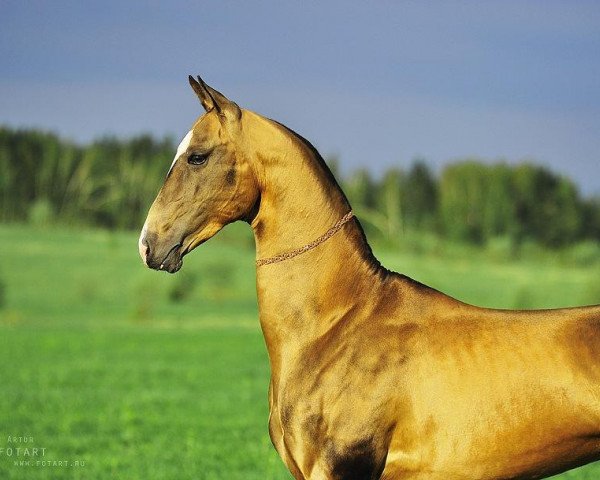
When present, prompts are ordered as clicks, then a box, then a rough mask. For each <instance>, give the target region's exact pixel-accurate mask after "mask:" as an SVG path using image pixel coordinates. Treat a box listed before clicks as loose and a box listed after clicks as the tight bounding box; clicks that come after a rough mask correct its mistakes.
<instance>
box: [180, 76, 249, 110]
mask: <svg viewBox="0 0 600 480" xmlns="http://www.w3.org/2000/svg"><path fill="white" fill-rule="evenodd" d="M197 78H198V80H197V81H196V80H195V79H194V78H192V76H191V75H190V76H189V77H188V79H189V81H190V85H191V86H192V88H193V89H194V91H195V92H196V95H198V98H199V99H200V102H201V103H202V106H203V107H204V109H205V110H206V111H207V112H208V111H210V110H212V109H213V108H214V109H215V110H216V111H217V113H218V114H219V115H221V116H222V117H225V118H228V119H230V120H238V119H239V118H240V117H241V115H242V112H241V110H240V107H238V106H237V104H236V103H235V102H232V101H231V100H229V99H228V98H227V97H226V96H225V95H223V94H222V93H221V92H219V91H218V90H215V89H214V88H212V87H211V86H209V85H207V84H206V82H205V81H204V80H202V78H200V76H199V75H198V77H197Z"/></svg>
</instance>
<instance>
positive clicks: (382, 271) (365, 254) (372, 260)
mask: <svg viewBox="0 0 600 480" xmlns="http://www.w3.org/2000/svg"><path fill="white" fill-rule="evenodd" d="M268 120H269V121H270V122H272V123H273V124H275V126H277V127H279V128H280V129H281V130H283V131H284V132H285V133H287V135H289V136H290V137H291V138H292V139H293V140H295V141H296V142H299V143H300V144H301V145H303V146H304V147H306V148H307V149H308V151H309V152H310V153H311V154H312V158H313V160H314V161H315V162H316V166H317V167H318V173H321V174H323V175H324V176H325V180H326V183H327V184H328V185H329V186H330V187H331V188H332V189H333V190H334V191H335V192H336V194H337V195H339V196H340V198H341V199H342V201H343V202H344V203H345V204H346V205H347V207H348V209H350V202H349V201H348V197H346V194H345V193H344V191H343V190H342V188H341V187H340V185H339V183H338V182H337V179H336V178H335V176H334V175H333V172H332V171H331V169H330V168H329V166H328V165H327V162H326V161H325V160H324V159H323V157H322V156H321V154H320V153H319V151H318V150H317V149H316V148H315V147H314V146H313V144H312V143H310V142H309V141H308V140H307V139H306V138H304V137H303V136H302V135H300V134H298V133H296V132H295V131H294V130H292V129H291V128H289V127H287V126H285V125H284V124H282V123H280V122H278V121H277V120H273V119H271V118H269V119H268ZM355 220H356V221H355V222H354V224H355V225H356V227H357V228H356V233H355V234H354V236H355V240H356V241H355V244H356V246H357V249H358V250H359V252H360V254H361V257H362V258H363V260H364V261H365V262H366V263H367V265H368V266H369V268H370V269H371V270H372V271H374V272H376V273H377V274H378V275H379V276H380V278H382V279H384V278H385V277H388V276H389V275H398V274H397V273H396V272H392V271H390V270H388V269H387V268H385V267H384V266H382V265H381V262H380V261H379V260H377V258H376V257H375V255H374V254H373V250H372V249H371V245H369V242H368V240H367V236H366V234H365V231H364V229H363V226H362V224H361V223H360V221H359V220H358V218H357V217H356V216H355Z"/></svg>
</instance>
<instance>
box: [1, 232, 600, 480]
mask: <svg viewBox="0 0 600 480" xmlns="http://www.w3.org/2000/svg"><path fill="white" fill-rule="evenodd" d="M136 243H137V238H136V234H135V233H122V232H116V233H115V232H106V231H99V230H85V231H77V230H74V229H72V230H69V229H34V228H32V227H26V226H15V225H11V226H6V225H0V245H1V246H2V248H0V284H1V285H2V286H3V290H2V295H3V302H2V304H0V385H1V387H2V394H1V395H0V449H1V448H4V450H0V478H2V479H38V478H39V479H56V478H82V479H106V478H127V479H164V478H176V479H221V478H228V479H244V480H247V479H250V480H251V479H286V478H291V477H290V476H289V474H288V473H287V471H286V469H285V467H284V466H283V464H282V463H281V461H280V460H279V458H278V456H277V454H276V453H275V451H274V449H273V448H272V446H271V444H270V440H269V438H268V433H267V418H268V411H267V388H268V376H269V372H268V361H267V356H266V351H265V348H264V343H263V339H262V336H261V333H260V329H259V325H258V314H257V308H256V294H255V286H254V268H253V258H254V252H253V250H252V248H251V239H249V238H248V235H247V232H246V231H245V229H244V226H242V225H240V226H233V227H230V228H229V229H228V230H226V231H225V232H224V233H223V234H220V235H219V236H218V237H217V238H216V239H214V240H213V241H211V242H209V243H208V244H207V245H205V246H203V247H201V248H200V249H199V250H198V251H197V252H194V253H193V254H192V255H190V256H189V257H187V258H186V262H185V265H184V269H183V270H182V272H181V273H180V274H178V275H175V276H168V275H165V274H161V273H157V272H152V271H149V270H147V269H144V268H142V266H141V263H140V261H139V259H138V257H137V246H136ZM376 253H377V254H378V256H379V257H380V258H381V260H382V261H383V263H384V264H385V265H386V266H388V267H390V268H393V269H395V270H398V271H401V272H403V273H406V274H408V275H410V276H412V277H414V278H416V279H418V280H420V281H423V282H425V283H428V284H430V285H432V286H434V287H436V288H438V289H440V290H443V291H445V292H447V293H450V294H452V295H454V296H456V297H458V298H460V299H462V300H466V301H468V302H471V303H476V304H479V305H485V306H492V307H505V308H513V307H528V308H537V307H555V306H568V305H580V304H585V303H600V288H599V286H598V278H600V276H599V273H600V269H599V267H598V262H588V263H586V264H575V265H570V264H568V263H565V262H564V261H560V259H556V261H554V260H553V257H552V256H551V254H547V255H545V256H542V257H541V258H540V257H536V259H535V260H522V261H521V262H519V263H516V262H514V261H506V260H505V259H503V258H496V257H494V256H492V255H489V254H485V253H478V252H475V251H470V250H465V251H464V252H454V253H453V254H452V255H449V256H446V257H443V256H440V255H437V256H436V255H430V254H424V253H415V252H414V251H412V250H411V249H409V248H407V249H404V250H401V249H400V250H395V251H391V250H389V249H385V250H383V251H381V252H376ZM9 436H10V437H11V439H12V437H17V441H16V442H9V438H8V437H9ZM19 437H24V438H27V439H28V440H30V439H31V437H32V438H33V442H30V441H29V442H28V443H27V444H25V443H23V442H21V443H20V442H19V441H18V438H19ZM11 447H12V448H13V456H12V457H11V456H8V455H7V450H8V449H9V448H11ZM16 447H21V448H25V447H29V448H32V447H37V448H45V449H46V450H45V455H44V457H40V456H38V457H37V458H34V457H31V456H30V457H25V456H24V455H21V456H20V457H19V458H17V457H16V456H15V455H14V449H16ZM30 452H31V450H30ZM15 460H16V461H19V460H24V461H27V460H29V462H30V465H29V466H15V464H14V461H15ZM38 460H40V461H41V460H43V461H45V462H47V464H45V465H44V466H42V465H39V466H38V465H36V461H38ZM54 460H56V461H57V462H58V461H63V462H66V466H64V465H63V466H52V465H51V462H52V461H54ZM76 461H78V462H84V463H85V465H84V466H75V465H74V463H75V462H76ZM48 463H50V465H48ZM598 476H600V465H599V466H596V465H591V466H588V467H584V468H581V469H578V470H575V471H572V472H568V473H566V474H563V475H562V476H560V477H557V478H563V479H567V478H568V479H591V478H598Z"/></svg>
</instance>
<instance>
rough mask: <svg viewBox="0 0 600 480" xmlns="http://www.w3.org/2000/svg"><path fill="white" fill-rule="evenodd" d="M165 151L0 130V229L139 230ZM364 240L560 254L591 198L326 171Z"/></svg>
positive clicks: (591, 225)
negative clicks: (414, 238) (536, 247)
mask: <svg viewBox="0 0 600 480" xmlns="http://www.w3.org/2000/svg"><path fill="white" fill-rule="evenodd" d="M174 151H175V144H174V142H173V140H172V139H171V138H163V139H158V140H157V139H155V138H153V137H152V136H150V135H139V136H136V137H134V138H130V139H126V140H123V139H117V138H114V137H105V138H102V139H99V140H96V141H94V142H92V143H90V144H88V145H84V146H82V145H77V144H75V143H72V142H69V141H66V140H64V139H61V138H60V137H58V136H57V135H55V134H52V133H47V132H40V131H36V130H15V129H10V128H6V127H3V128H0V221H2V222H11V221H30V222H33V223H50V222H56V221H57V222H64V223H85V224H92V225H99V226H103V227H110V228H139V226H140V222H141V221H143V218H144V217H145V214H146V211H147V209H148V207H149V205H150V202H151V201H152V200H153V199H154V197H155V195H156V193H157V191H158V189H159V188H160V185H161V184H162V182H163V180H164V176H165V173H166V170H167V168H168V166H169V164H170V161H171V159H172V157H173V154H174ZM328 163H329V164H330V166H331V168H332V170H333V171H334V174H335V175H336V178H338V180H339V181H340V184H341V185H342V188H343V189H344V191H345V192H346V193H347V195H348V197H349V199H350V201H351V203H352V205H353V207H354V210H355V211H356V213H357V214H358V215H359V217H360V218H361V219H362V220H363V221H364V223H365V224H366V225H365V226H366V228H367V229H369V230H370V231H371V232H370V233H372V234H376V235H379V236H381V237H384V238H387V239H392V240H393V239H395V238H399V237H400V236H401V235H402V234H403V233H404V232H406V231H408V230H413V231H430V232H435V233H436V234H438V235H440V236H443V237H447V238H450V239H453V240H457V241H467V242H471V243H485V242H487V241H489V240H491V239H493V238H497V237H507V238H509V239H510V240H511V242H513V243H514V244H515V245H518V244H519V243H521V242H523V241H525V240H528V241H535V242H539V243H541V244H543V245H546V246H550V247H561V246H564V245H567V244H571V243H574V242H577V241H580V240H584V239H592V240H597V241H598V240H600V198H598V197H592V198H585V197H583V196H582V195H581V194H580V192H579V190H578V188H577V186H576V185H575V184H574V183H573V181H571V180H570V179H569V178H566V177H564V176H562V175H558V174H557V173H555V172H553V171H551V170H549V169H548V168H546V167H543V166H540V165H536V164H533V163H521V164H517V165H510V164H507V163H495V164H488V163H483V162H481V161H478V160H475V159H473V160H464V161H457V162H454V163H452V164H449V165H447V166H446V167H444V168H443V169H442V170H441V172H439V173H438V174H434V172H433V171H432V170H431V169H430V168H429V167H428V165H427V163H426V162H424V161H422V160H417V161H415V162H413V164H412V165H411V166H410V167H409V168H407V169H401V168H391V169H389V170H387V171H386V172H385V174H384V175H383V176H382V177H381V178H375V177H373V176H372V175H371V174H370V172H369V171H368V170H366V169H360V170H356V171H354V172H352V173H351V174H349V175H345V176H342V175H341V174H340V172H339V169H338V168H337V166H338V164H337V162H336V161H335V159H332V160H331V161H329V162H328Z"/></svg>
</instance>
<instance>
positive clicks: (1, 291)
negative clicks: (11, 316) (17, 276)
mask: <svg viewBox="0 0 600 480" xmlns="http://www.w3.org/2000/svg"><path fill="white" fill-rule="evenodd" d="M5 306H6V283H5V282H4V279H3V278H2V277H0V310H2V309H3V308H4V307H5Z"/></svg>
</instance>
